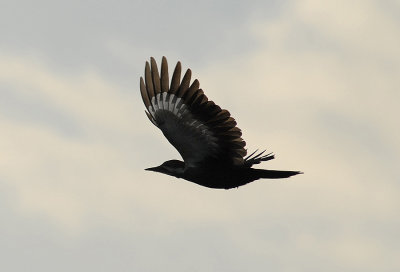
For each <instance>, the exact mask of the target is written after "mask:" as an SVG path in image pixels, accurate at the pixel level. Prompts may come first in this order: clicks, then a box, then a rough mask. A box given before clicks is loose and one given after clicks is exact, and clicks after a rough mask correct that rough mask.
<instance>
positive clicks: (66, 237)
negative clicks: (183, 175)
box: [0, 0, 400, 272]
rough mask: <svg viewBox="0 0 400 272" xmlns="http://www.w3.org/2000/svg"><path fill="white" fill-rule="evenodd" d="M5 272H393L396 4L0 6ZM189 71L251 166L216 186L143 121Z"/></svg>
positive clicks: (392, 0)
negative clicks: (191, 171) (227, 118)
mask: <svg viewBox="0 0 400 272" xmlns="http://www.w3.org/2000/svg"><path fill="white" fill-rule="evenodd" d="M0 33H1V35H0V154H1V156H0V218H1V223H0V256H1V257H0V259H1V260H0V270H1V271H10V272H13V271H40V272H45V271H49V272H50V271H52V272H53V271H85V272H86V271H227V272H228V271H229V272H231V271H285V272H286V271H288V272H289V271H293V272H299V271H307V272H309V271H318V272H320V271H349V272H354V271H362V272H367V271H371V272H372V271H374V272H375V271H383V272H387V271H393V272H394V271H400V258H399V256H400V231H399V230H400V216H399V215H400V177H399V170H398V167H399V165H400V141H399V139H400V126H399V116H400V109H399V101H400V90H399V82H400V81H399V77H400V49H399V48H400V3H399V1H397V0H386V1H379V0H359V1H357V0H354V1H353V0H351V1H344V0H343V1H341V0H339V1H338V0H328V1H316V0H305V1H289V0H285V1H277V0H276V1H266V0H263V1H252V2H249V1H219V2H216V1H74V0H71V1H4V0H3V1H1V2H0ZM163 55H165V56H166V57H167V58H168V61H169V65H170V69H172V66H173V65H175V63H176V62H177V61H178V60H180V61H182V65H183V67H184V68H191V69H192V72H193V76H194V77H195V78H198V79H199V81H200V84H201V87H202V89H203V90H204V91H205V92H206V94H207V95H208V97H209V98H210V99H211V100H214V101H215V102H216V103H217V104H219V105H220V106H222V107H223V108H227V109H229V111H230V112H231V114H232V115H233V117H234V118H235V119H236V120H237V122H238V126H239V127H240V128H241V129H242V130H243V138H244V139H245V140H246V142H247V147H248V150H249V151H252V150H255V149H257V148H260V149H267V150H268V151H271V152H274V153H275V154H276V159H275V160H274V161H269V162H266V163H263V164H262V165H260V167H264V168H269V169H282V170H301V171H304V172H305V174H304V175H301V176H295V177H292V178H290V179H288V180H274V181H270V180H260V181H256V182H254V183H251V184H248V185H246V186H243V187H240V188H239V189H233V190H228V191H226V190H213V189H208V188H204V187H200V186H198V185H196V184H193V183H189V182H187V181H184V180H180V179H175V178H173V177H170V176H166V175H162V174H157V173H154V172H146V171H144V170H143V169H144V168H147V167H151V166H156V165H159V164H161V163H162V162H163V161H165V160H168V159H174V158H175V159H180V157H179V154H178V153H177V151H176V150H174V148H173V147H172V146H171V145H170V144H169V143H168V142H167V141H166V139H165V138H164V137H163V136H162V134H161V132H160V131H159V130H158V129H157V128H156V127H154V126H153V125H152V124H151V123H150V122H149V121H148V119H147V117H146V116H145V114H144V106H143V103H142V100H141V97H140V91H139V77H140V76H141V75H142V73H143V70H144V63H145V61H146V60H148V59H149V57H150V56H154V57H155V58H156V59H157V61H158V62H160V61H161V57H162V56H163Z"/></svg>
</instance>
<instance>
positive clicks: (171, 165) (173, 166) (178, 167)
mask: <svg viewBox="0 0 400 272" xmlns="http://www.w3.org/2000/svg"><path fill="white" fill-rule="evenodd" d="M145 170H147V171H154V172H159V173H163V174H167V175H170V176H174V177H177V178H180V177H182V176H183V172H184V170H185V163H184V162H182V161H178V160H170V161H166V162H164V163H163V164H161V165H160V166H156V167H150V168H146V169H145Z"/></svg>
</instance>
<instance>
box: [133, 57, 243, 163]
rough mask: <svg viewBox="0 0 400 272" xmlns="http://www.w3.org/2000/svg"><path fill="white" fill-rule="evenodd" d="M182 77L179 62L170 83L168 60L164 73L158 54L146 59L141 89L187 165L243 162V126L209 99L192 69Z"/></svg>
mask: <svg viewBox="0 0 400 272" xmlns="http://www.w3.org/2000/svg"><path fill="white" fill-rule="evenodd" d="M180 77H181V64H180V62H178V63H177V65H176V67H175V70H174V73H173V75H172V78H171V84H170V83H169V74H168V64H167V60H166V58H165V57H163V58H162V63H161V75H160V73H159V71H158V68H157V64H156V62H155V60H154V58H151V59H150V64H149V63H148V62H146V66H145V79H144V80H143V78H140V91H141V95H142V98H143V102H144V104H145V106H146V109H147V111H146V115H147V116H148V118H149V119H150V121H151V122H152V123H153V124H154V125H156V126H157V127H158V128H160V129H161V131H162V132H163V134H164V135H165V137H166V138H167V139H168V141H169V142H170V143H171V144H172V145H173V146H174V147H175V148H176V149H177V150H178V152H179V153H180V154H181V156H182V158H183V159H184V161H185V163H186V164H187V165H189V166H190V165H197V164H201V163H205V162H207V161H208V162H210V161H214V162H218V163H224V164H234V165H241V164H243V163H244V160H243V157H244V156H245V155H246V153H247V152H246V150H245V148H244V147H245V145H246V143H245V142H244V141H243V139H242V138H241V135H242V133H241V130H240V129H239V128H238V127H237V126H236V121H235V119H233V118H232V117H231V116H230V113H229V112H228V111H227V110H224V109H221V108H220V107H219V106H218V105H216V104H215V103H214V102H213V101H210V100H208V98H207V96H206V95H205V94H204V92H203V91H202V90H201V89H200V88H199V86H200V84H199V81H198V80H197V79H196V80H194V81H193V82H192V83H191V84H190V79H191V70H190V69H188V70H187V71H186V73H185V75H184V76H183V79H182V81H181V80H180Z"/></svg>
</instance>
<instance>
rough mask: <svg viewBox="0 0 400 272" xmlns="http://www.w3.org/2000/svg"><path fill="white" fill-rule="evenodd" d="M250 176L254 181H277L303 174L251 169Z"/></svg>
mask: <svg viewBox="0 0 400 272" xmlns="http://www.w3.org/2000/svg"><path fill="white" fill-rule="evenodd" d="M251 170H252V175H253V177H254V178H255V179H260V178H267V179H279V178H288V177H291V176H294V175H298V174H303V172H300V171H281V170H266V169H254V168H251Z"/></svg>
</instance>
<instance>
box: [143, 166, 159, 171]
mask: <svg viewBox="0 0 400 272" xmlns="http://www.w3.org/2000/svg"><path fill="white" fill-rule="evenodd" d="M158 168H159V167H158V166H156V167H149V168H146V169H144V170H146V171H154V172H157V169H158Z"/></svg>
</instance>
